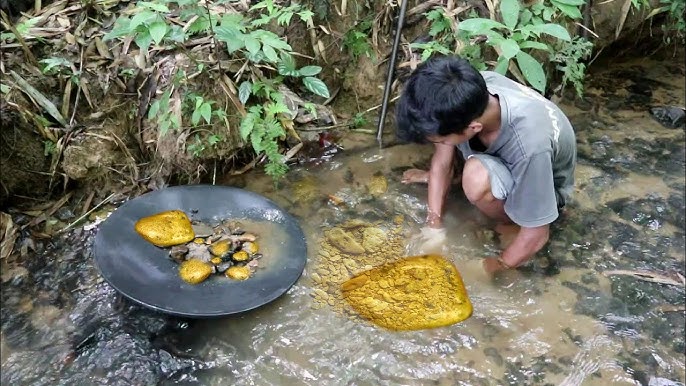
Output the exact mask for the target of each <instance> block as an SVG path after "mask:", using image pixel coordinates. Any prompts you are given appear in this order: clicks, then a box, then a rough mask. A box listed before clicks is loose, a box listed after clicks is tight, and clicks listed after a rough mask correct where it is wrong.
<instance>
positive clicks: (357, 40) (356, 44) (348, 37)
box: [343, 19, 372, 61]
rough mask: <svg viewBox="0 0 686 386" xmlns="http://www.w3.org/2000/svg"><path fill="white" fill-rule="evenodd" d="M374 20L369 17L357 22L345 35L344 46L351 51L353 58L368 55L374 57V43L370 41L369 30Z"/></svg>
mask: <svg viewBox="0 0 686 386" xmlns="http://www.w3.org/2000/svg"><path fill="white" fill-rule="evenodd" d="M371 29H372V21H371V20H369V19H367V20H363V21H361V22H359V23H357V24H356V25H355V26H353V27H352V28H350V29H349V30H348V31H347V32H346V33H345V35H343V47H344V48H345V49H346V50H347V51H348V53H350V56H352V58H353V60H355V61H356V60H357V59H359V57H360V56H362V55H366V56H367V57H370V58H371V57H372V45H371V44H370V43H369V32H370V31H371Z"/></svg>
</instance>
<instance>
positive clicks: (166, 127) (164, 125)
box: [160, 120, 171, 135]
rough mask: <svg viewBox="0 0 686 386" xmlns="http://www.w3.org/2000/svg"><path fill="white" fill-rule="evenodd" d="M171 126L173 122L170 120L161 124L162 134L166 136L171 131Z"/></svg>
mask: <svg viewBox="0 0 686 386" xmlns="http://www.w3.org/2000/svg"><path fill="white" fill-rule="evenodd" d="M169 125H171V122H170V121H168V120H164V121H162V123H160V134H162V135H165V134H167V131H169Z"/></svg>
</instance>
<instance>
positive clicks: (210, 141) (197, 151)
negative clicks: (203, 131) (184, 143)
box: [186, 134, 222, 158]
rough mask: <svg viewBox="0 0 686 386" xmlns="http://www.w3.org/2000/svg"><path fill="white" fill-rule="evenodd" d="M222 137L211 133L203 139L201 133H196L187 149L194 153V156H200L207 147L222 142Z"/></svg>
mask: <svg viewBox="0 0 686 386" xmlns="http://www.w3.org/2000/svg"><path fill="white" fill-rule="evenodd" d="M221 141H222V138H221V137H220V136H218V135H216V134H211V135H209V136H208V137H207V139H206V140H203V139H202V138H201V137H200V135H199V134H195V137H194V140H193V143H191V144H189V145H188V147H187V148H186V150H187V151H188V152H189V153H191V154H192V155H193V157H196V158H198V157H200V156H201V155H202V154H203V152H204V151H205V150H207V147H208V146H209V147H213V146H215V145H216V144H217V143H219V142H221Z"/></svg>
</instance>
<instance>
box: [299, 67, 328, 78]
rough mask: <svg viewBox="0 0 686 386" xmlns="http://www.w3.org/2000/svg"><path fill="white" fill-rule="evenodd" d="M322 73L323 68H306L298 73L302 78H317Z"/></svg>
mask: <svg viewBox="0 0 686 386" xmlns="http://www.w3.org/2000/svg"><path fill="white" fill-rule="evenodd" d="M321 71H322V68H321V67H319V66H305V67H302V68H301V69H300V70H298V72H299V73H300V75H302V76H315V75H317V74H319V73H320V72H321Z"/></svg>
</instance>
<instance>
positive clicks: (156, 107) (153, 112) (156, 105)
mask: <svg viewBox="0 0 686 386" xmlns="http://www.w3.org/2000/svg"><path fill="white" fill-rule="evenodd" d="M159 111H160V101H154V102H153V103H152V105H150V109H149V110H148V119H151V120H152V119H153V118H155V117H156V116H157V113H158V112H159Z"/></svg>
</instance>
